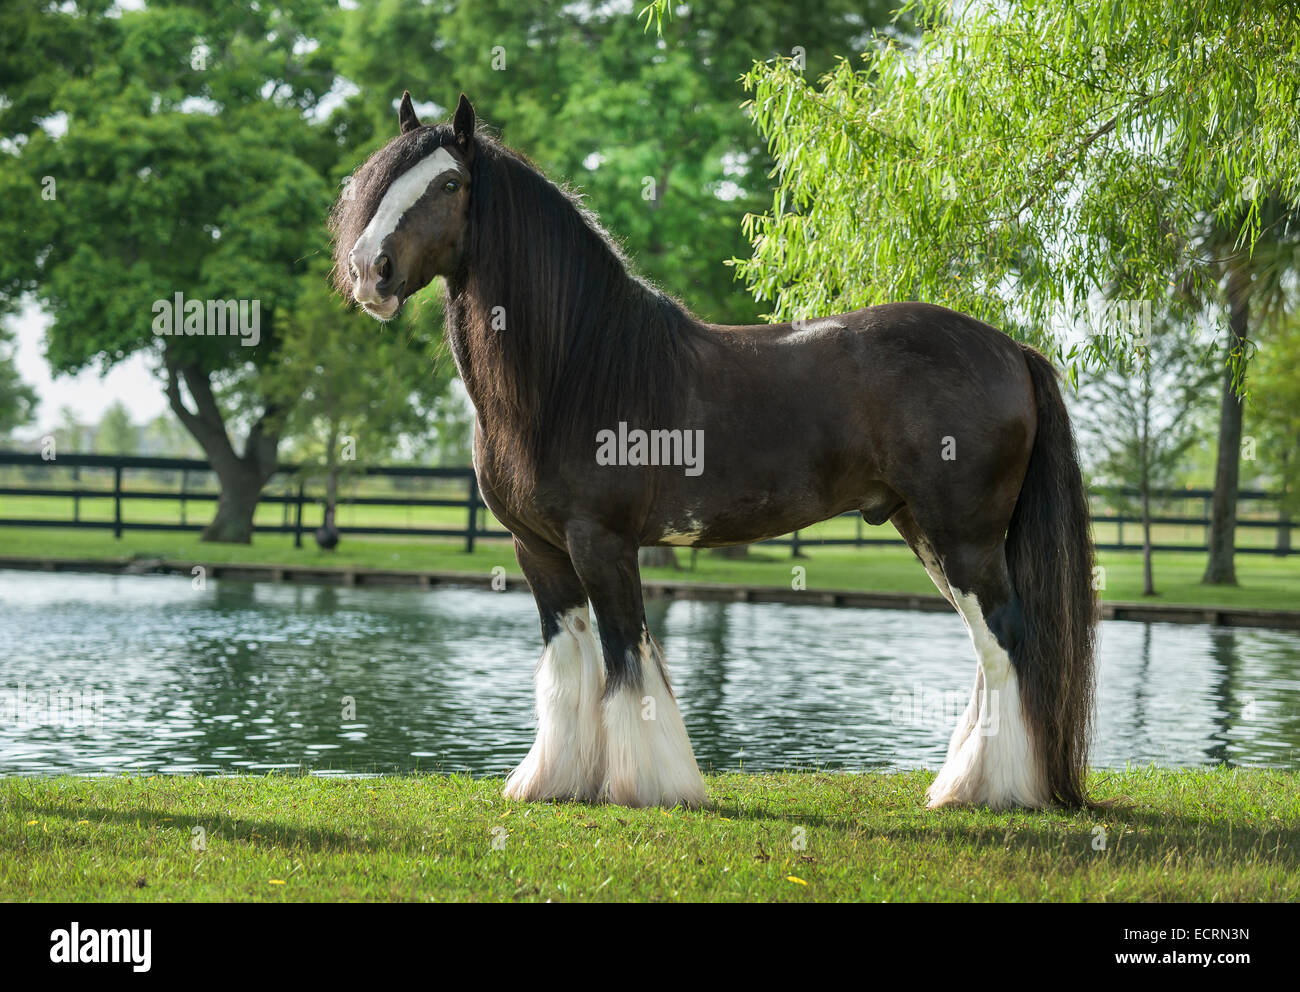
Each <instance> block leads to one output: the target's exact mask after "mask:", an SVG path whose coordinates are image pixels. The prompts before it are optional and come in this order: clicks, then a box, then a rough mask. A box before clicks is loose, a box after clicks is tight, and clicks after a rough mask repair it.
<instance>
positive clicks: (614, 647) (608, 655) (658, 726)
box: [566, 522, 705, 807]
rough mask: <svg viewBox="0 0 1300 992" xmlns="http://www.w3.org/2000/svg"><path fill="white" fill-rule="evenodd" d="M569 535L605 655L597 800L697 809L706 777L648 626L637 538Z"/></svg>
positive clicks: (578, 526)
mask: <svg viewBox="0 0 1300 992" xmlns="http://www.w3.org/2000/svg"><path fill="white" fill-rule="evenodd" d="M566 537H567V540H568V544H569V555H570V558H571V559H572V561H573V567H574V568H575V569H576V571H577V573H578V577H579V578H580V579H581V581H582V585H583V587H584V588H585V589H586V591H587V596H588V598H589V599H590V600H591V604H592V606H593V607H595V610H596V621H597V623H598V624H599V625H600V644H601V650H602V653H603V655H604V659H605V695H604V700H603V702H602V707H601V708H602V718H603V724H604V729H605V776H604V782H603V784H602V788H601V798H603V799H604V800H605V801H607V802H611V803H618V804H620V805H623V806H670V807H671V806H677V805H682V806H702V805H703V804H704V801H705V792H704V779H703V778H702V777H701V776H700V769H699V767H698V766H697V765H696V763H695V753H694V752H693V751H692V750H691V741H690V738H689V737H688V736H687V734H686V725H685V724H684V723H683V722H682V717H681V713H680V712H679V711H678V709H677V700H676V698H675V696H674V694H673V691H672V687H671V684H670V683H669V679H668V668H667V665H666V664H665V663H664V659H663V653H662V652H661V651H660V650H659V645H658V644H657V643H655V640H654V638H653V637H651V636H650V631H649V630H648V629H647V627H646V622H645V610H644V608H643V605H642V601H641V573H640V570H639V569H638V567H637V545H636V542H635V541H634V540H631V539H629V538H627V537H625V536H623V535H619V534H615V533H613V532H611V531H609V530H606V529H604V528H602V527H599V526H596V525H594V524H587V523H578V522H575V523H571V524H570V525H569V527H568V528H567V531H566Z"/></svg>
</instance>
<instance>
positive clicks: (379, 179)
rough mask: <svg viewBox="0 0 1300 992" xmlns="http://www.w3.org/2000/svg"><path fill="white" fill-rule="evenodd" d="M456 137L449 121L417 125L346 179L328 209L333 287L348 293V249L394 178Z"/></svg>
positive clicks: (364, 226) (378, 152)
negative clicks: (332, 261) (425, 125)
mask: <svg viewBox="0 0 1300 992" xmlns="http://www.w3.org/2000/svg"><path fill="white" fill-rule="evenodd" d="M455 140H456V137H455V135H454V134H453V133H452V129H451V127H450V125H447V124H437V125H434V126H432V127H419V128H416V129H415V130H414V131H410V132H407V133H406V134H399V135H398V136H397V137H395V138H393V139H392V140H391V141H389V142H388V143H387V144H386V145H384V146H383V147H382V148H380V149H379V150H378V151H376V152H375V153H374V154H373V155H371V156H370V157H369V158H368V159H366V160H365V162H364V163H362V165H361V167H360V168H358V169H357V170H356V171H355V172H354V173H353V174H352V177H351V181H350V182H345V183H344V186H343V189H342V191H341V192H340V193H339V198H338V200H337V201H335V203H334V208H333V210H331V211H330V222H329V228H330V234H331V236H332V238H333V242H334V251H333V255H334V267H333V269H332V270H331V273H330V275H331V278H332V279H333V282H334V286H335V288H336V289H337V290H338V291H339V292H340V293H342V294H343V295H344V296H347V295H348V294H349V293H350V292H351V290H352V282H351V277H350V276H349V274H348V252H350V251H351V250H352V246H353V245H354V244H356V243H357V238H359V237H361V232H362V231H364V230H365V229H366V225H367V224H369V223H370V220H371V218H373V217H374V216H375V211H376V210H378V209H379V204H380V203H381V202H382V201H383V199H384V194H385V193H387V192H388V188H389V187H390V186H392V184H393V183H394V182H395V181H396V180H397V178H398V177H399V176H400V175H402V173H404V172H406V171H407V170H408V169H411V168H414V167H415V166H416V165H417V164H418V163H419V162H420V161H421V160H423V159H425V158H427V157H428V156H429V155H432V154H433V153H434V152H435V151H437V150H438V149H439V148H442V147H444V146H446V145H451V144H454V143H455Z"/></svg>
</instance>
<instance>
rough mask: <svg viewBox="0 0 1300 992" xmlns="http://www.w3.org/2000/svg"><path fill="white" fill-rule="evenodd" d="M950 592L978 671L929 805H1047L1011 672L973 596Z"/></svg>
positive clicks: (1014, 679) (1036, 759) (1037, 763)
mask: <svg viewBox="0 0 1300 992" xmlns="http://www.w3.org/2000/svg"><path fill="white" fill-rule="evenodd" d="M952 593H953V599H954V601H955V603H956V605H957V608H958V609H959V610H960V611H961V615H962V619H964V620H965V621H966V628H967V630H969V631H970V635H971V642H972V643H973V644H974V645H975V654H976V656H977V657H978V658H979V667H978V669H977V670H976V673H975V689H974V692H973V693H972V695H971V700H970V703H969V704H968V706H967V707H966V712H965V713H964V714H963V715H962V717H961V719H960V720H959V721H958V723H957V728H956V730H954V731H953V735H952V740H951V741H950V742H949V744H948V758H947V760H946V761H945V762H944V764H943V767H942V768H941V769H939V774H938V775H937V776H936V777H935V780H934V782H933V783H931V785H930V788H929V789H928V790H927V792H926V795H927V797H928V798H929V805H930V806H947V805H956V804H964V803H970V804H975V805H985V806H989V807H991V808H993V809H1006V808H1008V807H1011V806H1028V807H1031V808H1035V809H1036V808H1040V807H1043V806H1046V805H1047V804H1048V801H1049V799H1050V796H1049V794H1048V791H1047V784H1046V779H1045V778H1044V776H1043V774H1042V770H1041V769H1040V767H1039V761H1038V751H1037V748H1036V747H1035V743H1034V740H1033V737H1032V735H1031V734H1030V732H1029V728H1028V727H1027V726H1026V725H1025V718H1024V712H1023V711H1022V709H1021V705H1020V688H1019V682H1018V680H1017V677H1016V670H1015V667H1014V666H1013V665H1012V663H1011V658H1010V656H1009V655H1008V654H1007V653H1006V651H1005V650H1003V648H1002V645H1000V644H999V643H998V641H997V638H996V637H994V636H993V632H992V631H991V630H989V628H988V625H987V623H985V621H984V613H983V611H982V610H981V609H980V605H979V600H978V598H977V597H976V596H975V595H974V593H970V594H966V593H963V592H962V591H961V590H960V589H957V588H955V587H954V588H953V589H952Z"/></svg>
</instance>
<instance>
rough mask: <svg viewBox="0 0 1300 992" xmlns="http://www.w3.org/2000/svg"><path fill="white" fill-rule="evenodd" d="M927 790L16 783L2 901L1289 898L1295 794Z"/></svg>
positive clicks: (11, 787)
mask: <svg viewBox="0 0 1300 992" xmlns="http://www.w3.org/2000/svg"><path fill="white" fill-rule="evenodd" d="M929 780H930V773H927V772H913V773H905V774H898V775H875V774H866V775H839V774H822V773H791V774H782V775H769V776H752V775H721V776H716V777H712V778H710V779H709V795H710V800H711V806H710V808H708V809H705V810H700V811H694V812H690V811H684V810H680V809H678V810H671V811H665V810H658V809H652V810H628V809H623V808H620V807H593V806H586V805H577V804H556V805H549V804H536V805H523V804H518V803H512V802H508V801H506V800H504V799H502V798H501V796H500V789H501V782H500V781H499V780H492V779H488V780H479V781H474V780H470V779H467V778H461V777H440V776H413V777H402V778H386V779H354V780H334V779H317V778H307V777H288V776H283V777H268V778H252V777H250V778H234V779H219V778H181V777H161V778H148V779H140V778H134V779H130V778H109V779H77V778H50V779H16V778H9V779H3V780H0V849H2V850H3V851H4V852H5V856H4V857H3V858H0V898H3V899H7V900H77V901H101V900H150V901H157V900H271V901H278V900H295V901H296V900H430V899H432V900H526V901H545V900H557V901H586V900H664V901H677V900H726V901H740V900H788V901H830V900H872V901H877V900H891V901H892V900H900V901H902V900H909V901H910V900H962V901H967V900H1050V901H1063V900H1114V901H1123V900H1169V901H1193V902H1215V901H1224V900H1228V901H1242V900H1293V899H1296V898H1298V897H1300V871H1298V869H1300V774H1298V773H1294V772H1281V771H1262V770H1224V769H1218V770H1213V771H1159V770H1154V769H1144V770H1136V771H1127V772H1098V773H1095V774H1094V775H1093V778H1092V787H1093V790H1094V793H1095V795H1096V796H1097V798H1099V799H1105V800H1110V801H1111V806H1110V807H1109V808H1104V809H1098V810H1090V811H1085V812H1080V813H1073V812H1061V811H1053V812H1045V813H1029V812H1003V813H993V812H989V811H985V810H942V811H929V810H926V809H924V808H923V806H922V803H923V794H924V790H925V786H926V784H927V783H928V782H929ZM1103 838H1104V845H1103V843H1102V841H1103Z"/></svg>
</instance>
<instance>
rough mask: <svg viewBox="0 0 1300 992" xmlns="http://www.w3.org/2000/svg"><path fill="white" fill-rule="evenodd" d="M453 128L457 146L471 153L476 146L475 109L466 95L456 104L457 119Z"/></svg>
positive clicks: (461, 96) (462, 95)
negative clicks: (474, 145)
mask: <svg viewBox="0 0 1300 992" xmlns="http://www.w3.org/2000/svg"><path fill="white" fill-rule="evenodd" d="M452 127H453V129H454V130H455V132H456V144H458V145H460V150H461V151H462V152H466V153H468V152H470V151H471V150H472V148H473V144H474V108H473V107H472V106H471V105H470V102H469V97H467V96H466V95H465V94H464V93H462V94H461V95H460V103H458V104H456V118H455V123H454V124H453V125H452Z"/></svg>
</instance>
